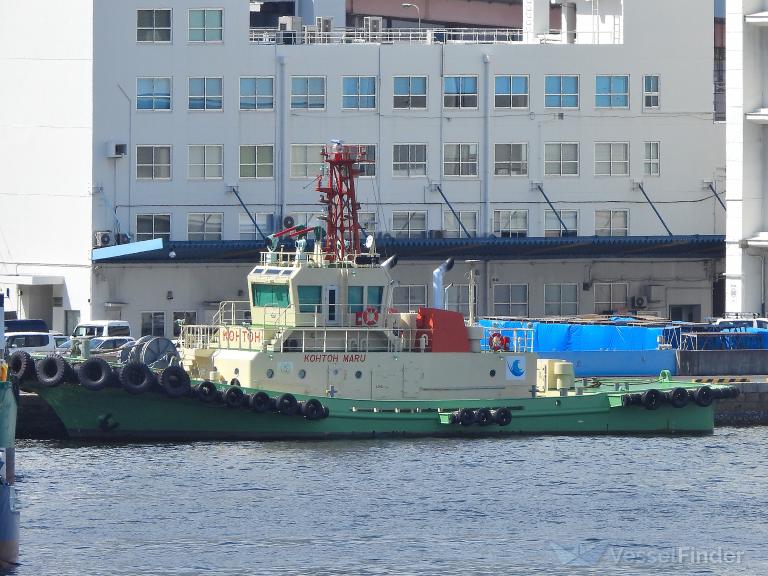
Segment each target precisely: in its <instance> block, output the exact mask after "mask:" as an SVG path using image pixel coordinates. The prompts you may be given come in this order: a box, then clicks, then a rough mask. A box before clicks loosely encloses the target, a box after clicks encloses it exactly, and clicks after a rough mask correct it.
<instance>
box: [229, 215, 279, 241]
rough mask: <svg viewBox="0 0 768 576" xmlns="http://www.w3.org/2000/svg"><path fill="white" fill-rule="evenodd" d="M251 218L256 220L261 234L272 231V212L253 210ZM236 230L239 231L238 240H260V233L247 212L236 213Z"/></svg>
mask: <svg viewBox="0 0 768 576" xmlns="http://www.w3.org/2000/svg"><path fill="white" fill-rule="evenodd" d="M253 219H254V220H256V224H258V225H259V229H261V232H262V234H265V235H268V234H272V232H274V230H273V226H274V224H273V222H274V214H271V213H262V212H254V214H253ZM238 230H239V231H240V240H261V235H259V232H258V230H256V226H254V225H253V221H252V220H251V219H250V217H249V216H248V214H243V213H242V212H241V213H240V214H238Z"/></svg>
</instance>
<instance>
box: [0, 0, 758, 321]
mask: <svg viewBox="0 0 768 576" xmlns="http://www.w3.org/2000/svg"><path fill="white" fill-rule="evenodd" d="M268 4H269V2H264V3H256V2H249V1H248V0H219V1H218V3H217V2H213V3H212V2H199V1H194V0H189V1H181V0H163V1H161V0H153V1H147V0H142V1H141V2H138V1H134V0H124V1H121V2H103V1H99V2H97V1H95V0H68V1H64V0H50V1H48V2H45V3H40V2H18V1H15V0H0V7H2V15H3V17H2V18H0V73H1V74H0V77H1V78H2V79H3V82H4V84H5V86H6V87H7V89H6V90H3V91H2V92H0V104H1V105H0V158H2V159H3V170H2V172H0V198H1V199H2V214H3V218H2V223H1V224H0V288H2V290H3V291H4V292H5V293H6V294H7V295H8V298H7V299H6V310H15V311H16V312H17V313H18V315H19V316H21V317H41V318H44V319H46V320H48V321H49V322H50V324H51V326H52V328H54V329H58V330H69V329H71V327H72V326H73V325H74V323H76V322H77V321H78V320H85V319H118V318H119V319H123V320H128V321H129V322H130V323H131V325H132V327H133V330H134V332H135V334H136V335H138V334H143V333H155V334H161V333H162V334H166V335H170V334H171V332H172V331H173V329H174V321H175V320H179V319H184V320H186V321H187V322H204V321H209V320H210V319H211V318H212V316H213V314H214V313H215V311H216V308H217V302H218V301H221V300H244V299H245V296H244V288H245V275H246V273H247V272H248V270H249V269H250V268H251V267H252V266H253V264H254V263H255V262H256V261H257V258H258V252H259V250H260V248H261V246H262V241H261V236H260V234H259V232H258V231H257V230H256V229H255V226H254V225H253V223H252V221H251V218H250V217H249V216H248V214H247V213H246V208H247V211H248V212H250V213H251V214H252V215H253V217H254V218H255V220H256V222H257V224H258V225H259V229H260V230H261V231H262V232H264V233H269V232H273V231H275V230H276V229H279V228H281V227H282V225H283V224H284V223H285V222H294V223H306V224H309V225H315V224H321V222H319V221H317V218H316V216H317V214H318V213H320V212H321V209H320V205H319V204H318V203H317V200H318V198H319V194H318V193H317V192H316V191H315V183H314V178H315V176H316V174H317V173H318V172H319V171H320V170H321V168H322V164H321V157H320V152H321V149H322V146H323V144H325V143H328V142H330V141H331V140H332V139H341V140H343V141H344V142H345V143H347V144H360V145H365V146H366V147H367V151H368V159H369V160H370V161H371V162H369V163H367V164H365V165H363V166H361V169H362V170H363V173H362V175H361V177H360V178H359V181H358V196H359V199H360V201H361V204H362V208H361V212H362V215H361V221H362V224H363V226H364V227H365V228H366V229H367V230H368V231H370V232H372V233H375V234H376V235H377V239H378V240H377V246H378V248H379V251H380V252H382V253H385V254H391V253H398V254H400V256H401V261H400V264H399V265H398V266H397V267H396V268H395V269H394V270H393V274H394V276H395V278H396V281H397V282H398V289H397V290H395V302H394V303H393V304H394V305H395V306H397V307H399V308H414V307H416V306H418V305H425V304H430V303H431V302H432V296H431V294H430V291H431V289H430V288H429V283H430V279H431V275H430V271H431V269H432V268H433V267H434V264H435V263H436V262H438V261H439V260H442V259H444V258H446V257H448V256H450V255H454V256H455V257H456V258H457V261H458V262H459V264H458V265H457V266H456V267H455V268H454V270H452V271H451V272H450V273H449V274H448V276H447V278H446V282H447V283H450V284H451V286H450V287H449V288H448V289H447V300H448V302H449V305H450V306H452V307H454V308H459V309H462V310H464V311H466V310H467V308H468V296H467V294H468V291H467V279H466V272H467V265H465V264H464V263H463V261H464V260H469V259H475V260H479V261H480V262H479V263H478V264H477V267H478V270H479V272H480V277H479V281H480V285H479V290H478V294H477V308H478V312H479V313H480V314H486V315H522V316H545V315H566V314H576V313H579V314H587V313H595V312H597V313H600V312H605V311H614V312H626V311H629V310H637V311H640V312H645V313H650V314H658V315H661V316H667V317H668V316H672V317H675V318H680V319H700V318H703V317H706V316H708V315H711V314H712V313H713V290H715V286H716V285H717V283H718V279H719V278H721V276H722V273H723V268H722V257H723V236H722V235H723V234H724V229H725V210H724V209H723V207H722V205H721V201H720V198H719V196H720V194H722V192H723V191H724V189H725V181H724V164H725V162H724V158H725V153H724V138H723V131H724V126H723V125H722V124H719V123H716V122H715V121H714V118H713V83H712V70H713V62H712V59H713V25H714V24H713V22H714V17H713V7H712V5H711V3H709V2H701V0H675V2H667V1H665V0H643V1H639V0H625V1H622V0H599V2H598V1H597V0H593V1H587V0H577V1H575V2H569V3H567V4H565V5H562V6H561V5H557V6H556V8H557V10H558V12H557V15H558V18H559V20H558V21H557V22H555V23H554V25H553V18H552V14H553V11H552V10H553V8H552V4H551V3H550V1H549V0H522V2H519V3H515V2H512V3H511V4H520V6H519V10H518V12H519V19H518V21H516V22H512V23H510V24H508V25H505V27H504V28H499V29H495V28H482V29H466V28H462V29H457V28H445V27H436V26H434V25H431V24H430V23H429V22H427V21H425V22H424V23H422V22H421V21H419V22H418V23H417V22H416V21H412V22H409V26H410V27H408V28H402V29H387V28H386V24H387V23H388V22H389V21H388V20H386V21H382V20H379V19H377V18H376V17H375V16H376V15H375V14H371V17H369V18H367V19H365V20H364V25H363V27H360V28H356V29H353V28H344V25H345V24H346V22H339V21H340V20H341V19H343V14H344V2H342V1H341V0H338V2H327V1H326V2H323V3H318V2H315V3H314V5H313V4H312V3H301V4H300V5H297V6H296V8H295V10H294V14H301V15H302V16H303V17H304V18H303V21H300V20H299V19H298V18H297V17H288V18H284V19H283V20H282V21H281V22H282V25H281V27H282V28H283V29H282V30H277V29H274V28H271V29H265V28H257V27H253V26H252V22H254V17H253V14H254V12H257V11H263V10H265V9H266V8H265V5H268ZM477 4H478V7H480V5H484V4H486V3H484V2H477ZM745 4H746V2H745ZM755 4H758V3H755ZM404 10H406V9H404ZM328 15H332V16H333V19H331V20H329V19H325V18H320V20H319V21H317V22H316V21H314V20H312V18H315V17H318V16H319V17H323V16H328ZM422 15H423V14H422V12H421V11H419V17H421V16H422ZM411 16H414V14H412V15H411ZM729 18H731V14H729ZM355 21H357V20H355ZM681 23H684V25H681ZM729 23H730V21H729ZM555 25H556V26H557V29H553V28H555ZM755 30H756V31H755V34H756V35H758V36H759V35H760V34H761V30H762V28H759V24H757V25H755ZM756 57H757V56H756ZM728 58H729V60H728V61H729V65H730V64H731V63H733V61H732V60H731V58H732V56H731V55H730V54H729V56H728ZM756 62H759V61H758V60H756ZM734 65H735V64H734ZM755 66H758V64H755ZM735 88H736V87H735V86H734V85H733V83H732V80H731V78H729V89H735ZM754 89H755V97H757V94H758V93H760V91H761V89H762V84H760V85H759V86H758V85H755V86H754ZM755 102H756V104H757V101H755ZM729 105H730V103H729ZM729 113H730V112H729ZM753 128H754V130H756V131H757V134H758V136H759V132H760V130H761V127H760V126H759V125H758V124H754V125H753ZM730 161H731V163H733V162H735V160H733V159H731V160H730ZM756 161H757V160H756ZM730 175H731V174H730V170H729V176H730ZM730 192H731V191H730V190H729V194H730ZM732 199H733V196H731V195H729V201H730V200H732ZM241 200H242V203H244V204H245V207H246V208H244V207H243V205H242V204H241ZM755 206H756V208H755V210H754V212H753V213H752V214H751V215H750V216H751V217H752V218H754V219H756V222H757V221H758V220H760V218H763V216H762V214H763V210H762V204H756V205H755ZM758 206H759V208H758ZM747 209H748V207H747V205H746V204H745V205H744V206H743V210H747ZM729 214H730V212H729ZM731 216H733V214H731ZM743 220H744V222H745V223H746V220H747V218H746V217H744V218H743ZM761 221H762V220H761ZM750 226H751V224H750ZM752 228H754V227H752ZM755 229H757V228H755ZM729 234H730V232H729ZM740 238H741V236H740ZM750 266H752V264H750Z"/></svg>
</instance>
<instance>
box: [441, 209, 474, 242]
mask: <svg viewBox="0 0 768 576" xmlns="http://www.w3.org/2000/svg"><path fill="white" fill-rule="evenodd" d="M456 212H457V214H458V215H459V218H458V220H456V216H454V214H453V212H451V211H450V210H444V211H443V227H442V231H443V238H477V228H478V226H479V222H478V220H479V216H480V215H479V214H478V212H477V210H457V211H456ZM465 216H467V217H469V218H470V219H474V224H473V226H469V225H468V224H467V222H466V221H465V220H464V217H465ZM446 219H447V220H448V221H446ZM449 222H450V223H454V222H455V224H456V228H455V229H453V228H449V227H448V223H449ZM459 222H461V224H463V225H464V227H465V228H466V229H467V232H469V233H470V236H467V235H466V234H465V233H464V229H463V228H462V227H461V224H460V223H459Z"/></svg>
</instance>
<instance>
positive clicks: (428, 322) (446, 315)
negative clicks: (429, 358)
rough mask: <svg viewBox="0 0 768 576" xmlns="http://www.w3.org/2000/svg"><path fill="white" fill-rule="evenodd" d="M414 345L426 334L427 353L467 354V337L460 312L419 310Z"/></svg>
mask: <svg viewBox="0 0 768 576" xmlns="http://www.w3.org/2000/svg"><path fill="white" fill-rule="evenodd" d="M416 328H417V329H418V332H417V333H416V345H417V346H418V342H419V338H420V337H421V335H422V334H426V335H427V337H428V340H427V351H428V352H469V351H470V346H469V335H468V334H467V327H466V325H465V324H464V316H463V315H462V314H461V312H454V311H452V310H440V309H439V308H419V312H418V314H417V315H416Z"/></svg>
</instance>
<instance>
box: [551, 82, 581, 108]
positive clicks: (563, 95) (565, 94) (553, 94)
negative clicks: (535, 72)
mask: <svg viewBox="0 0 768 576" xmlns="http://www.w3.org/2000/svg"><path fill="white" fill-rule="evenodd" d="M549 78H559V79H560V92H548V91H547V80H548V79H549ZM563 78H576V92H575V93H572V92H564V91H563ZM573 96H575V97H576V105H575V106H563V99H564V98H567V97H573ZM548 97H557V98H559V99H560V104H559V105H558V106H550V105H549V104H548V103H547V98H548ZM580 107H581V75H580V74H547V75H545V76H544V108H546V109H549V110H579V108H580Z"/></svg>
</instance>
